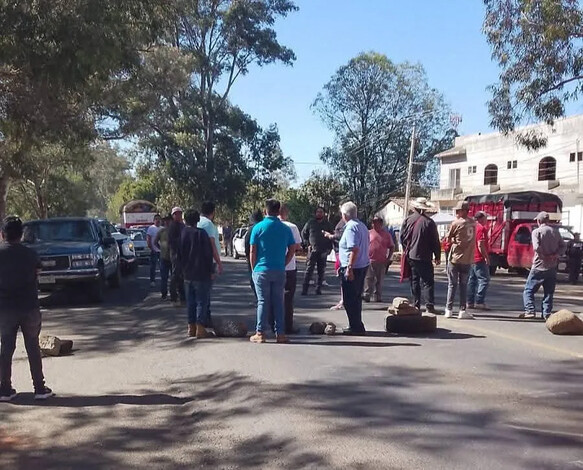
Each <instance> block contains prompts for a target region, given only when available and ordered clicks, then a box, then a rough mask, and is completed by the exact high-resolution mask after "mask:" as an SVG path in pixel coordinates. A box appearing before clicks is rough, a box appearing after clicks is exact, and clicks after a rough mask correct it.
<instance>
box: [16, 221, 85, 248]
mask: <svg viewBox="0 0 583 470" xmlns="http://www.w3.org/2000/svg"><path fill="white" fill-rule="evenodd" d="M23 238H24V241H25V242H27V243H39V242H92V241H94V235H93V232H92V230H91V225H90V224H89V222H87V221H85V220H58V221H50V220H47V221H42V222H33V223H31V224H27V225H26V226H25V228H24V237H23Z"/></svg>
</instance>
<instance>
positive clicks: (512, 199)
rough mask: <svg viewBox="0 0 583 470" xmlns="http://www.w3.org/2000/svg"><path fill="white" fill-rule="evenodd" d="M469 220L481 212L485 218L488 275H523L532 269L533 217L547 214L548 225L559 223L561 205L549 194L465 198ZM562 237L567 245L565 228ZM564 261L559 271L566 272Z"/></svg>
mask: <svg viewBox="0 0 583 470" xmlns="http://www.w3.org/2000/svg"><path fill="white" fill-rule="evenodd" d="M465 200H466V201H467V202H469V204H470V216H471V217H473V216H474V215H475V214H476V212H478V211H483V212H485V213H486V214H488V234H489V237H490V273H491V274H494V273H495V272H496V270H497V269H498V268H505V269H508V270H512V271H518V272H520V271H524V270H528V269H530V267H531V266H532V259H533V257H534V252H533V249H532V232H533V230H534V229H535V228H537V224H536V222H535V221H534V218H535V217H536V215H537V214H538V213H539V212H541V211H546V212H548V213H549V214H550V216H551V222H553V223H556V224H557V225H558V224H559V223H560V221H561V210H562V207H563V201H561V199H560V198H559V197H558V196H556V195H554V194H550V193H542V192H537V191H522V192H516V193H503V194H484V195H479V196H468V197H466V199H465ZM559 231H560V232H561V235H562V237H563V238H564V239H565V240H566V241H568V240H570V239H572V238H573V234H572V233H571V231H570V230H568V229H567V228H566V227H560V226H559ZM566 270H567V264H566V259H565V258H562V259H561V260H560V263H559V271H566Z"/></svg>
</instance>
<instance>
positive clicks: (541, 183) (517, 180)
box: [431, 115, 583, 232]
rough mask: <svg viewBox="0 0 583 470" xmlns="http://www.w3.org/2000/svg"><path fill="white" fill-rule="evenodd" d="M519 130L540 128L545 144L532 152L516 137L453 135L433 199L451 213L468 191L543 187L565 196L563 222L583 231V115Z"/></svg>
mask: <svg viewBox="0 0 583 470" xmlns="http://www.w3.org/2000/svg"><path fill="white" fill-rule="evenodd" d="M521 131H535V132H542V133H544V135H546V136H547V138H548V143H547V146H546V147H545V148H543V149H540V150H536V151H529V150H527V149H526V148H524V147H522V146H519V145H518V144H517V143H516V140H515V138H514V136H512V135H510V136H508V137H505V136H503V135H502V134H500V133H491V134H484V135H482V134H476V135H468V136H462V137H458V138H456V139H455V146H454V147H453V148H452V149H449V150H446V151H445V152H442V153H440V154H439V155H436V157H437V158H439V159H440V160H441V173H440V181H439V189H438V190H435V191H432V194H431V199H432V201H433V202H436V203H438V205H439V208H440V210H441V211H443V212H449V211H451V210H452V208H453V206H454V205H455V204H456V202H457V201H458V200H460V199H464V198H465V197H466V196H469V195H477V194H489V193H506V192H512V191H528V190H532V191H545V192H551V193H554V194H557V195H558V196H559V197H560V198H561V199H562V200H563V216H562V223H563V224H564V225H568V226H572V227H573V229H574V231H576V232H583V194H582V188H583V184H582V183H583V182H582V181H581V180H582V179H583V141H580V138H581V136H582V135H583V115H578V116H572V117H568V118H565V119H561V120H559V121H557V122H556V123H555V125H554V126H553V127H550V126H548V125H546V124H537V125H533V126H527V127H525V128H522V129H521Z"/></svg>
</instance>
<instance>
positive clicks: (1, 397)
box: [0, 388, 17, 402]
mask: <svg viewBox="0 0 583 470" xmlns="http://www.w3.org/2000/svg"><path fill="white" fill-rule="evenodd" d="M16 395H17V393H16V390H14V389H13V388H7V389H2V390H0V402H9V401H12V399H13V398H14V397H15V396H16Z"/></svg>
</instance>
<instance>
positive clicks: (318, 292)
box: [316, 287, 322, 295]
mask: <svg viewBox="0 0 583 470" xmlns="http://www.w3.org/2000/svg"><path fill="white" fill-rule="evenodd" d="M316 295H322V288H321V287H318V288H317V289H316Z"/></svg>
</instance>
